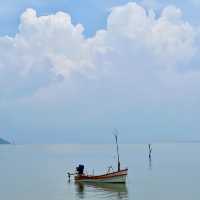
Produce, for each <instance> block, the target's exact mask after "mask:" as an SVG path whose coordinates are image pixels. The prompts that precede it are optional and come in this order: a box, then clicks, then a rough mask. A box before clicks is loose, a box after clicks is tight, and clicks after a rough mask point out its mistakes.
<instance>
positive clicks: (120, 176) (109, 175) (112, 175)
mask: <svg viewBox="0 0 200 200" xmlns="http://www.w3.org/2000/svg"><path fill="white" fill-rule="evenodd" d="M115 142H116V150H117V165H118V167H117V170H116V171H114V170H113V171H112V172H111V171H110V169H112V167H109V169H108V171H107V172H106V173H104V174H101V175H88V174H85V173H84V165H79V166H78V167H76V173H74V174H70V173H68V177H69V179H70V175H74V180H75V182H94V183H125V182H126V177H127V175H128V168H124V169H121V167H120V159H119V145H118V137H117V134H115Z"/></svg>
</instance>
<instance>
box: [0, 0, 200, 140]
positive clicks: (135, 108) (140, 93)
mask: <svg viewBox="0 0 200 200" xmlns="http://www.w3.org/2000/svg"><path fill="white" fill-rule="evenodd" d="M13 4H14V5H13ZM199 9H200V3H199V2H198V1H195V0H192V1H189V0H187V1H185V2H180V1H178V0H176V1H171V0H167V1H163V0H160V1H156V0H149V1H147V0H142V1H136V2H133V1H127V0H116V1H109V2H108V1H105V0H103V1H95V3H94V1H92V0H86V1H84V2H83V1H80V0H75V1H72V0H69V1H64V0H57V1H50V0H46V1H43V2H41V1H39V0H36V1H26V0H24V1H19V0H18V1H15V2H13V1H11V0H8V1H5V2H3V3H2V7H1V8H0V11H1V12H0V16H1V17H0V19H1V20H0V26H1V29H0V89H1V93H0V122H1V123H0V138H4V139H6V140H8V141H13V140H14V141H15V142H16V143H20V144H23V143H28V144H33V143H110V142H112V141H113V138H112V131H113V129H114V128H117V129H118V130H119V132H120V142H121V143H131V142H133V143H135V142H136V143H137V142H148V141H149V142H152V141H187V140H189V141H199V140H200V136H199V133H198V132H199V131H200V124H199V115H200V106H199V102H200V92H199V86H200V66H199V63H200V21H199V20H198V19H199V18H200V13H199Z"/></svg>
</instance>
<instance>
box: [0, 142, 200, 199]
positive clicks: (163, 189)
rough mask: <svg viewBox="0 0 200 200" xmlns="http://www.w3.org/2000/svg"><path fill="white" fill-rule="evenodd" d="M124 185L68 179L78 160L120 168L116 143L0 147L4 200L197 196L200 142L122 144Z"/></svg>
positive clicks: (100, 168) (97, 168)
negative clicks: (125, 170) (80, 181)
mask: <svg viewBox="0 0 200 200" xmlns="http://www.w3.org/2000/svg"><path fill="white" fill-rule="evenodd" d="M120 152H121V162H122V166H124V167H126V166H127V167H128V168H129V176H128V182H127V184H126V185H120V184H117V185H112V184H103V185H102V184H101V185H87V184H82V185H78V184H74V182H73V181H71V182H68V180H67V177H66V172H67V171H73V169H74V168H75V167H76V165H78V164H79V163H81V164H85V167H86V168H87V171H88V172H91V173H92V171H93V169H94V170H95V173H96V174H98V173H101V172H104V171H105V170H106V168H107V167H108V166H110V165H112V166H113V167H116V156H115V147H114V146H113V145H39V146H35V145H24V146H0V197H1V199H2V200H13V199H14V200H67V199H69V200H73V199H77V200H78V199H83V200H98V199H99V200H100V199H105V200H106V199H107V200H108V199H109V200H118V199H120V200H125V199H133V200H134V199H137V200H147V199H148V200H160V199H162V200H169V199H170V200H173V199H174V200H177V199H181V200H186V199H187V200H188V199H192V200H199V199H200V189H199V187H200V156H199V155H200V144H197V143H196V144H153V151H152V160H151V162H150V161H149V158H148V147H147V145H120Z"/></svg>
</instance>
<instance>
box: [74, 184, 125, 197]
mask: <svg viewBox="0 0 200 200" xmlns="http://www.w3.org/2000/svg"><path fill="white" fill-rule="evenodd" d="M76 192H77V195H78V196H79V197H80V198H82V199H84V197H87V196H89V195H90V194H93V193H95V194H96V195H98V196H99V197H100V198H101V197H104V198H105V199H110V197H117V199H128V189H127V187H126V184H121V183H116V184H113V183H92V182H87V183H80V182H76Z"/></svg>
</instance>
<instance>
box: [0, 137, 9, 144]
mask: <svg viewBox="0 0 200 200" xmlns="http://www.w3.org/2000/svg"><path fill="white" fill-rule="evenodd" d="M1 144H10V142H8V141H6V140H4V139H2V138H0V145H1Z"/></svg>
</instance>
